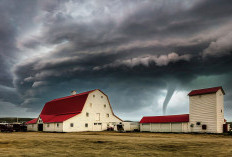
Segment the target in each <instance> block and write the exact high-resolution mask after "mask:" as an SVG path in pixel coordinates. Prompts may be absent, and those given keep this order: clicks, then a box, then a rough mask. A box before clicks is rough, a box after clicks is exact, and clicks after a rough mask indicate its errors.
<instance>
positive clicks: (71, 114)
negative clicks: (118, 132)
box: [27, 89, 122, 132]
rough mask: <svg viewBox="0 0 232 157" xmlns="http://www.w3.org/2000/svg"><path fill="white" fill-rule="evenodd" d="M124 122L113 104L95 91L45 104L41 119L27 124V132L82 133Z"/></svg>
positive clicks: (97, 90)
mask: <svg viewBox="0 0 232 157" xmlns="http://www.w3.org/2000/svg"><path fill="white" fill-rule="evenodd" d="M121 122H122V120H121V119H120V118H118V117H117V116H116V115H115V114H114V112H113V110H112V107H111V105H110V101H109V98H108V96H107V95H106V94H104V93H103V92H102V91H101V90H99V89H96V90H92V91H88V92H84V93H80V94H76V93H75V92H72V95H71V96H67V97H63V98H58V99H54V100H52V101H49V102H47V103H46V104H45V106H44V108H43V110H42V112H41V113H40V115H39V117H38V118H36V119H33V120H31V121H29V122H27V130H28V131H46V132H79V131H103V130H107V129H108V128H117V127H115V126H117V124H120V123H121Z"/></svg>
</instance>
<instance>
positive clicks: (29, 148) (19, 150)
mask: <svg viewBox="0 0 232 157" xmlns="http://www.w3.org/2000/svg"><path fill="white" fill-rule="evenodd" d="M231 155H232V136H225V135H209V134H164V133H117V132H82V133H40V132H22V133H0V156H1V157H2V156H38V157H39V156H231Z"/></svg>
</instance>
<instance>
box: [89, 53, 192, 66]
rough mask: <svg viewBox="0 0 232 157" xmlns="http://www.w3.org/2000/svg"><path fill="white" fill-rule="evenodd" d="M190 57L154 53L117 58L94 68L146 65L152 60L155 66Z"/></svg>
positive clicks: (189, 57)
mask: <svg viewBox="0 0 232 157" xmlns="http://www.w3.org/2000/svg"><path fill="white" fill-rule="evenodd" d="M190 59H191V55H189V54H185V55H178V54H177V53H174V52H172V53H169V54H168V55H160V56H158V55H154V56H146V57H136V58H131V59H127V60H117V61H115V62H114V63H110V64H108V65H104V66H102V67H94V68H93V69H94V70H100V69H102V68H107V67H118V66H123V65H125V66H128V67H135V66H138V65H143V66H146V67H148V66H149V64H150V63H152V62H154V63H155V64H156V65H157V66H167V65H168V64H169V63H175V62H178V61H189V60H190Z"/></svg>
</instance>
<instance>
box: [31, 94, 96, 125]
mask: <svg viewBox="0 0 232 157" xmlns="http://www.w3.org/2000/svg"><path fill="white" fill-rule="evenodd" d="M92 91H94V90H91V91H88V92H84V93H80V94H75V95H71V96H67V97H63V98H58V99H54V100H52V101H49V102H47V103H46V104H45V106H44V108H43V110H42V112H41V114H40V118H41V119H42V121H43V123H53V122H63V121H65V120H67V119H69V118H72V117H73V116H76V115H77V114H79V113H81V111H82V109H83V107H84V105H85V102H86V99H87V97H88V95H89V93H90V92H92ZM28 124H31V123H28Z"/></svg>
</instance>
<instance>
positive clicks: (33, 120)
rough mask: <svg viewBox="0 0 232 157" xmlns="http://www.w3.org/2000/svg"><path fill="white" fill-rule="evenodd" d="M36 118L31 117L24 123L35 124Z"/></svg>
mask: <svg viewBox="0 0 232 157" xmlns="http://www.w3.org/2000/svg"><path fill="white" fill-rule="evenodd" d="M37 120H38V118H35V119H32V120H30V121H28V122H26V124H35V123H36V122H37Z"/></svg>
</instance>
